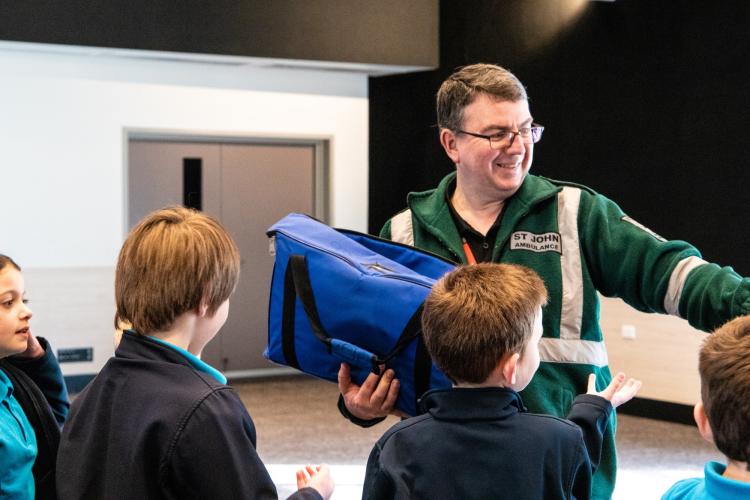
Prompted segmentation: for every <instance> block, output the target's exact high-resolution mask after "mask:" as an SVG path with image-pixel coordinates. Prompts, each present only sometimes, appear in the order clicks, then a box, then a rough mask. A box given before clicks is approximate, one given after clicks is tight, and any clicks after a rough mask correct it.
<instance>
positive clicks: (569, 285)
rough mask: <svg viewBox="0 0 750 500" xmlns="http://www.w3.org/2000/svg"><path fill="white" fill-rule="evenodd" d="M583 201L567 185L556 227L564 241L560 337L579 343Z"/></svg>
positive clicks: (558, 199)
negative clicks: (580, 224)
mask: <svg viewBox="0 0 750 500" xmlns="http://www.w3.org/2000/svg"><path fill="white" fill-rule="evenodd" d="M580 202H581V190H580V189H576V188H572V187H567V186H566V187H564V188H563V189H562V191H560V193H559V194H558V195H557V228H558V231H560V238H561V240H562V254H561V255H560V273H561V274H562V300H561V302H562V307H561V310H560V338H561V339H568V340H580V338H581V324H582V318H583V271H582V270H581V247H580V243H579V241H578V207H579V205H580ZM591 364H594V363H591Z"/></svg>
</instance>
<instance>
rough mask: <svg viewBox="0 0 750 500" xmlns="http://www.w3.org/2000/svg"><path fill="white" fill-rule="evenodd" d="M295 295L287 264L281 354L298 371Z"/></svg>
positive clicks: (292, 278)
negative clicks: (295, 339) (295, 342)
mask: <svg viewBox="0 0 750 500" xmlns="http://www.w3.org/2000/svg"><path fill="white" fill-rule="evenodd" d="M296 301H297V293H296V292H295V288H294V274H293V269H292V266H290V265H289V264H287V266H286V271H285V272H284V304H283V313H282V318H281V352H283V353H284V359H286V362H287V363H288V364H289V366H291V367H293V368H296V369H298V370H299V369H300V366H299V360H298V359H297V350H296V349H295V347H294V316H295V312H294V311H295V306H296Z"/></svg>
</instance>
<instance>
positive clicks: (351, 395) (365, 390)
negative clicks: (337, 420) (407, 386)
mask: <svg viewBox="0 0 750 500" xmlns="http://www.w3.org/2000/svg"><path fill="white" fill-rule="evenodd" d="M395 376H396V374H395V372H394V371H393V370H391V369H388V370H386V371H385V373H384V374H382V376H380V375H376V374H374V373H370V374H369V375H368V376H367V378H366V379H365V381H364V383H363V384H362V386H361V387H360V386H358V385H357V384H354V383H352V377H351V372H350V371H349V365H347V364H346V363H341V368H339V391H341V395H342V396H343V397H344V404H345V405H346V409H347V410H349V413H351V414H352V415H354V416H355V417H357V418H360V419H362V420H371V419H373V418H380V417H385V416H387V415H388V414H390V413H391V412H393V405H395V404H396V399H397V398H398V389H399V383H398V379H396V378H394V377H395Z"/></svg>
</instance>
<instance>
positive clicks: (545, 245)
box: [339, 64, 750, 498]
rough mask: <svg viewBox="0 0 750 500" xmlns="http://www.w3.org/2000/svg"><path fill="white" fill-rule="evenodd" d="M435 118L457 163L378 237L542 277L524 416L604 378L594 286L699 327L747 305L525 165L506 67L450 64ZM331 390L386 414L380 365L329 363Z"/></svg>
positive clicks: (601, 474) (736, 289)
mask: <svg viewBox="0 0 750 500" xmlns="http://www.w3.org/2000/svg"><path fill="white" fill-rule="evenodd" d="M437 116H438V125H439V127H440V143H441V144H442V146H443V148H444V149H445V152H446V153H447V155H448V156H449V157H450V159H451V160H452V161H453V163H454V164H455V166H456V171H455V172H452V173H451V174H449V175H448V176H446V177H445V178H444V179H443V180H442V181H441V182H440V185H439V186H438V187H437V188H436V189H433V190H430V191H425V192H421V193H410V194H409V196H408V198H407V204H408V208H406V209H405V210H404V211H402V212H400V213H398V214H397V215H395V216H394V217H393V218H391V219H390V220H389V221H388V222H387V223H386V224H385V226H384V227H383V230H382V231H381V236H382V237H384V238H389V239H392V240H395V241H399V242H401V243H406V244H409V245H414V246H416V247H419V248H422V249H424V250H428V251H431V252H433V253H436V254H438V255H441V256H443V257H445V258H448V259H451V260H453V261H455V262H457V263H465V264H466V263H468V264H471V263H475V262H505V263H514V264H522V265H524V266H526V267H529V268H531V269H533V270H535V271H536V272H537V273H538V274H539V275H540V276H541V277H542V279H543V280H544V283H545V286H546V287H547V290H548V293H549V302H548V304H547V306H546V307H545V310H544V335H543V338H542V339H541V342H540V345H539V353H540V358H541V365H540V367H539V371H538V372H537V373H536V375H535V376H534V378H533V380H532V381H531V384H529V386H528V387H527V388H526V389H525V390H524V391H523V392H522V393H521V395H522V397H523V401H524V403H525V404H526V406H527V407H528V408H529V410H530V411H532V412H536V413H547V414H552V415H556V416H558V417H562V416H564V415H565V414H566V413H567V412H568V411H569V409H570V405H571V404H572V402H573V399H574V397H575V395H576V394H578V393H582V392H585V391H586V381H587V376H588V374H589V373H591V372H594V373H595V374H596V376H597V387H598V388H599V390H601V389H602V388H604V387H606V386H607V384H609V382H610V381H611V374H610V371H609V368H608V366H607V352H606V349H605V346H604V342H603V341H602V332H601V329H600V327H599V323H598V318H599V300H598V297H597V291H599V292H601V293H602V294H604V295H606V296H617V297H621V298H622V299H623V300H625V302H627V303H628V304H630V305H631V306H633V307H635V308H636V309H638V310H641V311H647V312H659V313H668V314H673V315H676V316H679V317H682V318H686V319H687V320H688V321H689V322H690V324H691V325H693V326H694V327H696V328H699V329H702V330H704V331H711V330H712V329H714V328H716V327H717V326H719V325H721V324H722V323H724V322H725V321H727V320H729V319H731V318H732V317H734V316H739V315H742V314H748V313H750V280H748V279H744V280H743V278H742V277H740V276H739V275H737V273H735V272H734V271H733V270H732V269H731V268H721V267H719V266H717V265H715V264H710V263H708V262H706V261H704V260H703V259H701V256H700V253H699V252H698V250H697V249H695V248H694V247H693V246H691V245H690V244H688V243H686V242H684V241H666V240H664V239H663V238H661V237H659V236H658V235H657V234H656V233H654V232H653V231H650V230H649V229H648V228H645V227H644V226H642V225H641V224H639V223H637V222H636V221H634V220H633V219H631V218H630V217H627V216H626V215H625V213H624V212H623V211H622V210H621V209H620V207H618V206H617V205H616V204H615V203H614V202H612V201H611V200H609V199H607V198H605V197H604V196H601V195H599V194H597V193H596V192H594V191H593V190H591V189H589V188H586V187H584V186H580V185H576V184H571V183H567V182H560V181H554V180H551V179H546V178H543V177H539V176H535V175H532V174H529V170H530V168H531V163H532V159H533V152H534V144H535V143H537V142H538V141H539V140H540V139H541V137H542V132H543V130H544V128H543V127H542V126H541V125H538V124H536V123H534V120H533V118H532V115H531V112H530V110H529V103H528V97H527V95H526V90H525V89H524V87H523V85H522V84H521V82H520V81H519V80H518V79H517V78H516V77H515V76H514V75H513V74H512V73H510V72H509V71H507V70H506V69H504V68H501V67H499V66H494V65H490V64H475V65H471V66H466V67H464V68H461V69H459V70H458V71H456V72H455V73H454V74H452V75H451V76H450V77H448V79H447V80H446V81H445V82H443V84H442V86H441V87H440V90H439V91H438V94H437ZM634 375H636V376H637V374H634ZM339 388H340V390H341V394H342V398H341V399H340V401H339V408H340V409H341V411H342V413H343V414H344V415H345V416H347V417H348V418H350V419H351V420H352V421H353V422H355V423H357V424H359V425H372V424H374V423H376V422H378V421H379V420H380V419H381V417H383V416H385V415H387V414H388V413H389V412H391V411H392V410H393V403H394V402H395V400H396V396H397V394H398V380H397V379H396V378H395V376H394V373H393V371H392V370H386V371H385V373H384V374H383V375H382V376H381V377H378V376H376V375H371V376H370V377H369V378H368V379H366V380H365V381H364V383H363V384H362V386H361V387H360V386H358V385H356V384H353V383H352V382H351V378H350V376H349V368H348V367H347V366H346V365H342V367H341V371H340V372H339ZM612 418H613V419H614V414H613V417H612ZM611 424H612V425H609V426H608V428H607V435H606V436H605V442H604V449H603V450H602V458H601V462H600V466H599V469H598V470H597V471H596V474H595V476H594V481H593V491H592V497H593V498H609V497H610V496H611V494H612V491H613V489H614V482H615V470H616V463H615V445H614V428H615V425H614V422H612V423H611Z"/></svg>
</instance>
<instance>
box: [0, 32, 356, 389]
mask: <svg viewBox="0 0 750 500" xmlns="http://www.w3.org/2000/svg"><path fill="white" fill-rule="evenodd" d="M125 130H154V131H164V132H181V133H185V134H191V133H195V134H200V135H224V136H245V137H288V138H319V139H328V140H330V150H329V151H330V154H329V156H330V164H329V177H330V184H329V193H330V199H329V207H330V215H331V223H332V224H334V225H336V226H339V227H348V228H352V229H356V230H360V231H364V230H366V227H367V199H368V191H367V180H368V179H367V171H368V102H367V75H366V74H357V73H345V72H336V71H319V70H317V71H316V70H301V69H273V68H262V67H248V66H238V65H232V64H209V63H206V64H202V63H186V62H182V63H180V62H173V61H153V60H138V59H130V58H112V57H110V58H107V57H104V56H87V55H68V54H45V53H34V52H18V51H13V50H3V49H2V47H0V155H1V156H0V174H1V175H0V193H1V194H0V208H1V209H2V210H1V213H2V214H3V217H2V219H1V222H0V252H1V253H6V254H8V255H10V256H12V257H13V258H14V259H16V260H17V261H18V262H19V264H21V266H22V267H23V268H24V271H25V272H26V275H27V281H28V283H27V290H28V294H29V298H30V299H31V300H32V306H33V307H32V308H34V309H35V311H34V312H35V318H34V320H33V326H34V331H35V332H36V333H37V334H39V335H43V336H46V337H47V338H49V339H50V340H51V341H52V342H53V344H54V346H55V347H57V348H59V347H84V346H93V347H94V350H95V351H94V352H95V353H94V363H93V364H92V363H73V364H68V365H64V372H65V373H66V375H70V374H80V373H93V372H95V371H97V370H98V369H99V368H100V367H101V365H102V364H103V362H104V361H105V360H106V359H107V358H108V357H109V356H110V355H111V354H112V340H111V339H112V333H113V330H112V315H113V312H114V306H113V300H114V299H113V293H112V274H113V267H114V263H115V260H116V257H117V252H118V251H119V248H120V245H121V244H122V241H123V239H124V236H125V233H126V227H125V221H126V214H125V206H126V200H127V195H126V190H125V189H126V185H125V182H124V179H125V161H126V160H125V156H126V155H125V151H126V142H125V132H124V131H125Z"/></svg>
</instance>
